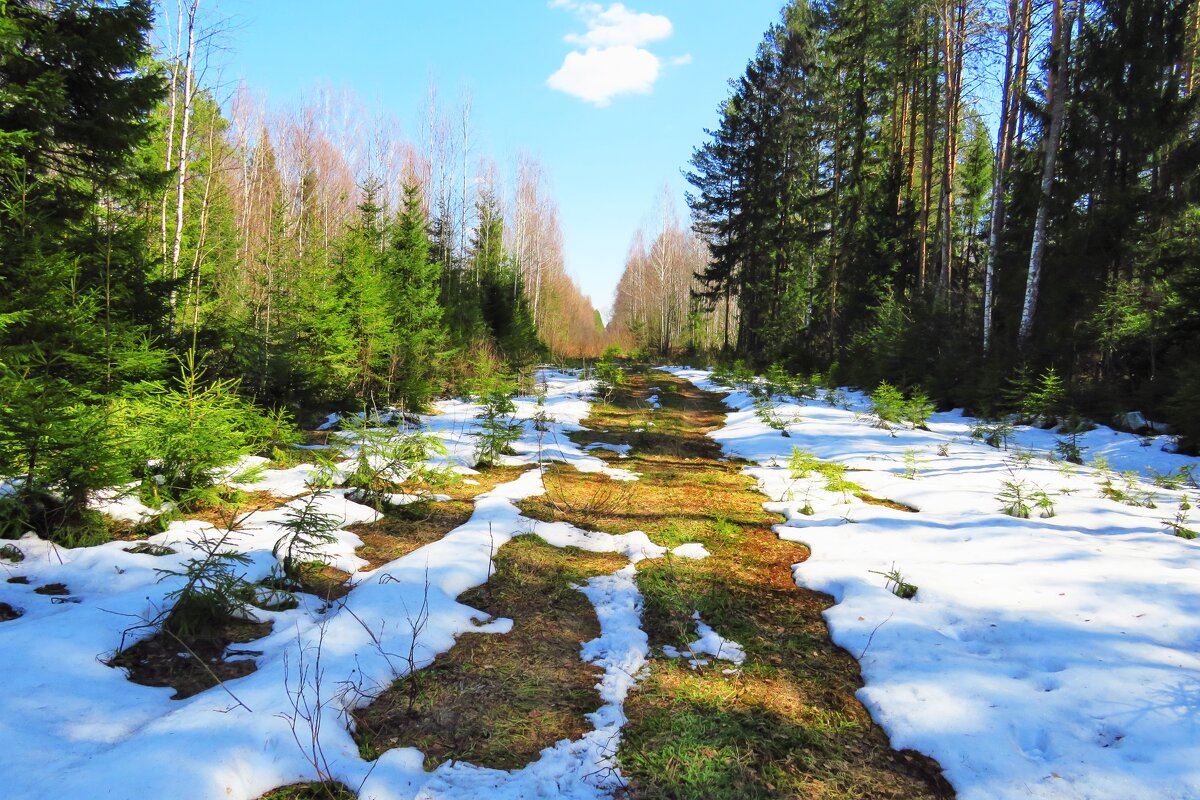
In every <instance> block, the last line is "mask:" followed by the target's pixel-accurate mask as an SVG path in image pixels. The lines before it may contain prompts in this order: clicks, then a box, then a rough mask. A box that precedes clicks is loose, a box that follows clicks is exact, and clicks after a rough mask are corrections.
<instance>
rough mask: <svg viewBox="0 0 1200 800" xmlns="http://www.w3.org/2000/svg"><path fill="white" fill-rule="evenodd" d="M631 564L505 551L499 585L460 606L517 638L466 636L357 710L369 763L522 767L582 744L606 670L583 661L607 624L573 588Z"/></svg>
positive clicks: (532, 547) (549, 551)
mask: <svg viewBox="0 0 1200 800" xmlns="http://www.w3.org/2000/svg"><path fill="white" fill-rule="evenodd" d="M626 563H627V562H626V561H625V559H623V558H619V557H616V556H613V555H610V554H595V553H586V552H584V551H581V550H578V549H576V548H566V549H561V550H560V549H557V548H554V547H551V546H550V545H548V544H546V543H545V542H543V541H542V540H541V539H538V538H536V537H534V536H528V535H524V536H518V537H516V538H514V539H513V540H511V541H510V542H509V543H508V544H506V545H504V547H502V548H501V549H500V551H499V553H498V554H497V557H496V561H495V565H494V567H495V571H494V573H493V575H492V578H491V580H490V581H489V582H488V583H487V584H485V585H484V586H481V587H478V588H476V589H472V590H470V591H468V592H466V593H465V594H464V595H463V596H462V597H460V598H459V599H460V600H461V601H462V602H464V603H466V604H468V605H471V606H474V607H475V608H479V609H481V610H483V611H486V612H487V613H489V614H491V615H492V616H495V617H508V618H511V619H512V620H513V629H512V631H511V632H510V633H508V634H506V635H503V636H501V635H494V634H475V633H467V634H463V635H462V636H460V637H459V639H458V641H457V643H456V644H455V646H454V647H453V648H451V649H450V650H449V651H448V652H446V653H443V654H442V655H440V656H439V657H438V658H437V659H436V660H435V661H434V663H433V665H432V666H430V667H428V668H427V669H425V670H421V671H419V672H418V673H416V674H415V675H413V676H409V677H406V678H403V679H401V680H399V681H397V682H396V683H394V684H393V685H392V687H391V688H389V689H388V690H387V691H386V692H384V693H383V694H382V695H380V696H379V697H377V698H376V699H375V700H374V701H373V702H372V703H371V704H370V705H369V706H367V707H366V708H363V709H360V710H358V711H356V712H354V717H355V722H356V738H357V741H358V743H359V749H360V750H361V752H362V753H363V755H364V757H366V758H375V757H378V755H379V754H380V753H381V752H383V751H384V750H386V749H388V748H392V747H402V746H413V747H417V748H419V749H420V750H421V751H422V752H423V753H424V754H425V761H426V767H427V768H430V769H432V768H434V767H436V766H437V765H438V764H440V763H443V762H445V761H448V760H452V759H453V760H464V761H469V762H471V763H472V764H477V765H480V766H485V767H493V768H496V769H515V768H518V767H522V766H524V765H525V764H527V763H529V762H530V761H533V760H535V759H536V758H537V756H538V753H539V752H541V750H542V749H543V748H545V747H549V746H550V745H552V744H554V743H555V742H557V741H559V740H560V739H578V738H579V737H581V736H582V735H583V734H584V733H585V732H586V731H588V730H590V729H591V726H590V724H589V723H588V722H587V720H586V718H585V715H586V714H588V713H589V712H592V711H595V710H596V709H597V708H598V707H599V706H600V704H601V701H600V698H599V696H598V695H597V693H596V689H595V685H596V683H597V681H598V680H599V678H600V670H599V669H598V668H597V667H594V666H592V665H591V664H585V663H584V662H582V661H581V660H580V657H579V649H580V646H581V645H582V644H583V643H584V642H586V641H589V640H591V639H594V638H595V637H596V636H597V635H599V633H600V625H599V622H598V621H597V620H596V615H595V611H594V609H593V608H592V605H591V603H590V602H589V601H588V599H587V598H586V597H584V595H583V594H582V593H581V592H579V591H578V590H577V589H575V588H574V587H575V586H576V585H579V584H582V583H584V582H586V581H587V579H588V578H589V577H591V576H594V575H601V574H608V573H611V572H613V571H615V570H617V569H619V568H620V567H622V566H624V565H625V564H626Z"/></svg>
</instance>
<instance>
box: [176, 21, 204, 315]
mask: <svg viewBox="0 0 1200 800" xmlns="http://www.w3.org/2000/svg"><path fill="white" fill-rule="evenodd" d="M199 5H200V0H192V4H191V5H190V6H188V8H187V39H188V47H187V56H186V58H185V60H184V62H183V108H182V109H180V114H181V116H182V120H181V123H180V130H179V168H178V169H177V170H176V176H175V241H174V243H173V244H172V245H171V295H170V309H171V319H170V326H169V330H170V332H171V334H172V335H174V333H175V307H176V303H177V299H178V291H177V289H176V288H175V281H177V280H179V258H180V253H181V251H182V248H183V201H184V190H185V189H186V186H187V166H188V134H189V131H190V129H191V117H192V95H193V93H194V90H195V75H194V74H193V72H194V68H193V64H192V61H193V59H194V58H195V55H196V9H197V7H198V6H199ZM181 22H182V20H181Z"/></svg>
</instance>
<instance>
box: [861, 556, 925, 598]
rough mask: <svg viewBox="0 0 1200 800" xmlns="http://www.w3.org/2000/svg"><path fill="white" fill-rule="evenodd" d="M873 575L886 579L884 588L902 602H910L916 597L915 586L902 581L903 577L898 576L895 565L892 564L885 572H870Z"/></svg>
mask: <svg viewBox="0 0 1200 800" xmlns="http://www.w3.org/2000/svg"><path fill="white" fill-rule="evenodd" d="M871 572H872V573H874V574H875V575H882V576H883V577H884V578H886V579H887V580H886V582H885V583H884V586H885V587H886V588H887V590H888V591H889V592H891V593H892V594H894V595H896V597H899V598H901V599H903V600H911V599H913V598H914V597H916V596H917V586H916V585H915V584H911V583H909V582H908V581H906V580H904V576H903V575H901V574H900V570H898V569H896V565H895V564H892V568H891V569H890V570H888V571H887V572H879V571H878V570H871Z"/></svg>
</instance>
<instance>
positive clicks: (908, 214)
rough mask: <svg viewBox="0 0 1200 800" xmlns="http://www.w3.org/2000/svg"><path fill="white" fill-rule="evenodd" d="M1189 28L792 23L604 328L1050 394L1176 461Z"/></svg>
mask: <svg viewBox="0 0 1200 800" xmlns="http://www.w3.org/2000/svg"><path fill="white" fill-rule="evenodd" d="M1198 31H1200V17H1198V12H1197V4H1196V3H1194V2H1187V1H1185V0H1180V1H1179V2H1173V1H1168V2H1161V1H1160V0H1145V2H1140V1H1139V0H1135V1H1134V2H1085V0H1049V1H1048V2H1037V1H1036V0H1012V2H994V3H981V2H969V1H968V0H944V1H943V0H937V1H936V2H926V1H925V0H913V1H912V2H908V1H906V0H899V1H898V2H887V3H875V2H867V1H866V0H862V1H861V2H859V1H858V0H837V1H836V2H835V1H833V0H827V1H825V2H811V3H810V2H793V3H789V4H787V6H786V7H785V8H784V9H783V12H782V17H781V20H780V21H779V23H777V24H776V25H774V26H772V27H771V28H770V30H768V31H767V32H766V34H765V36H764V37H763V40H762V43H761V44H760V46H759V48H758V52H757V53H756V54H755V56H754V58H753V59H751V60H750V62H749V64H748V65H747V67H746V70H745V73H744V74H743V75H741V76H739V77H736V78H735V79H733V80H732V81H731V84H730V92H729V96H728V99H727V100H726V101H725V102H724V103H723V105H722V107H721V108H719V109H718V110H717V117H716V120H715V123H714V125H713V127H712V129H711V130H709V131H707V132H706V137H705V139H704V140H703V142H702V143H701V144H700V145H699V146H698V147H697V148H696V150H695V153H694V155H693V158H692V162H691V166H690V169H689V170H688V171H687V178H688V181H689V182H690V184H691V186H692V194H691V195H690V197H689V203H690V206H691V210H692V215H693V219H692V222H693V226H692V227H693V230H694V233H691V232H688V231H686V230H684V229H686V228H687V226H686V225H685V226H682V228H680V227H679V226H678V225H677V224H676V225H674V226H672V225H670V224H667V225H663V226H661V229H662V231H663V233H662V235H660V236H659V238H657V239H656V240H655V241H654V242H653V244H652V245H651V246H650V248H649V250H646V249H645V246H644V244H643V243H642V242H641V241H640V240H639V241H636V242H635V243H634V245H633V247H632V248H631V252H630V258H629V263H628V267H627V272H626V274H625V276H624V277H623V279H622V283H621V286H620V288H619V290H618V295H617V300H616V305H615V308H614V321H613V324H614V326H616V327H619V328H623V329H624V330H625V331H627V332H629V334H630V335H632V336H633V337H634V338H635V339H636V340H637V341H638V342H640V343H642V344H644V345H646V346H649V347H651V348H653V349H657V350H658V351H660V352H664V353H665V352H669V351H670V349H671V348H673V347H688V346H693V347H695V348H697V349H700V350H709V349H712V348H715V349H717V350H719V351H720V352H721V353H724V354H726V357H727V358H738V359H744V360H745V361H746V362H747V363H749V364H751V365H754V366H757V367H766V366H768V365H770V364H772V363H776V362H778V363H780V364H781V365H782V366H784V367H786V368H788V369H791V370H794V371H796V372H802V373H809V372H813V371H818V372H822V373H825V374H826V375H827V377H828V379H829V380H830V381H831V383H832V384H834V385H843V384H847V383H849V384H853V385H859V386H863V387H867V388H871V387H874V386H875V385H876V384H878V383H879V382H880V381H881V380H886V381H890V382H891V383H894V384H898V385H900V386H903V387H906V388H912V389H920V390H923V391H925V392H927V393H928V394H929V395H930V396H932V397H934V398H935V399H936V400H937V401H938V403H939V404H942V405H943V406H944V407H947V408H948V407H951V406H958V407H965V408H968V409H971V410H973V411H975V412H976V413H979V414H983V415H997V414H1001V413H1006V412H1011V411H1013V410H1015V408H1014V405H1013V398H1019V397H1021V396H1024V395H1025V394H1027V393H1028V392H1029V391H1030V390H1031V389H1032V388H1036V386H1037V385H1038V383H1039V382H1040V381H1041V380H1043V379H1044V378H1046V376H1047V375H1049V376H1050V378H1049V379H1050V380H1051V382H1052V383H1054V385H1055V386H1059V387H1060V388H1063V389H1065V392H1066V396H1067V398H1068V399H1067V401H1066V405H1069V406H1071V407H1072V408H1073V409H1074V410H1076V411H1078V412H1079V413H1081V414H1086V415H1092V416H1094V417H1096V418H1099V419H1104V420H1108V419H1110V418H1111V417H1112V416H1113V415H1114V414H1116V413H1120V412H1124V411H1129V410H1132V409H1137V410H1140V411H1142V412H1144V415H1145V417H1146V418H1147V419H1149V420H1157V421H1159V422H1160V423H1161V422H1169V423H1170V424H1171V425H1173V426H1175V428H1176V429H1177V430H1178V431H1179V432H1180V433H1183V434H1185V436H1186V437H1187V439H1188V442H1189V443H1190V444H1189V445H1188V446H1190V447H1193V448H1194V447H1195V446H1196V437H1197V436H1198V435H1200V405H1198V404H1197V399H1196V398H1197V397H1198V396H1200V384H1198V383H1197V376H1200V363H1198V362H1197V361H1196V357H1195V353H1196V350H1197V345H1198V344H1200V338H1198V336H1200V327H1198V323H1197V318H1196V314H1195V307H1196V300H1197V297H1198V296H1200V295H1198V288H1200V284H1198V281H1200V271H1198V269H1200V267H1198V264H1200V249H1197V247H1196V242H1197V241H1198V240H1200V239H1198V234H1200V228H1198V227H1197V226H1198V225H1200V205H1197V202H1198V200H1200V196H1198V194H1197V192H1198V190H1200V183H1198V178H1200V137H1198V136H1197V133H1198V131H1200V116H1198V111H1197V109H1198V106H1197V102H1196V96H1195V91H1196V86H1197V78H1196V69H1197V59H1198V57H1200V56H1198V52H1200V51H1198V48H1200V34H1198ZM668 231H669V232H668ZM692 236H697V237H698V238H699V239H700V241H701V242H702V243H703V244H702V245H700V247H701V248H702V249H701V251H700V252H701V255H698V256H693V257H692V258H691V260H689V261H687V266H686V267H683V268H682V269H681V270H675V271H666V272H663V271H662V270H656V267H655V266H654V265H655V264H658V263H662V259H663V258H664V255H663V254H665V253H666V252H667V251H676V250H678V251H680V252H690V251H689V245H688V244H686V243H687V242H689V241H691V239H689V237H692ZM704 245H706V246H707V250H708V252H707V253H706V254H705V253H703V246H704ZM689 272H694V273H697V276H698V280H696V281H695V282H692V281H691V279H690V276H689V275H688V273H689ZM665 274H669V275H671V276H674V277H670V278H663V277H662V276H663V275H665ZM664 286H666V287H671V288H669V289H667V290H666V291H665V292H664V291H663V290H662V289H660V287H664ZM684 287H688V289H690V300H689V293H688V292H685V291H684ZM701 322H703V324H701ZM1064 412H1065V409H1064Z"/></svg>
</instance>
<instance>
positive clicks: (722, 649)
mask: <svg viewBox="0 0 1200 800" xmlns="http://www.w3.org/2000/svg"><path fill="white" fill-rule="evenodd" d="M692 619H693V620H695V621H696V633H697V634H698V635H699V636H700V638H699V639H697V640H696V641H694V642H692V643H691V644H689V645H688V646H687V649H686V650H680V649H679V648H677V647H673V646H672V645H669V644H668V645H664V646H663V655H665V656H666V657H667V658H687V660H688V663H689V664H691V665H692V666H693V667H704V666H708V663H709V659H707V658H701V656H705V655H709V656H712V657H713V658H714V659H718V660H720V661H728V662H729V663H731V664H733V665H734V666H741V665H742V663H743V662H744V661H745V660H746V651H745V650H744V649H742V646H741V645H740V644H738V643H737V642H735V641H733V640H732V639H726V638H725V637H724V636H722V635H720V634H719V633H717V632H716V631H714V630H713V629H712V628H711V627H709V626H708V625H707V624H705V622H704V620H702V619H700V612H699V611H696V612H693V613H692ZM725 672H726V673H727V674H729V673H733V672H736V670H725Z"/></svg>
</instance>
